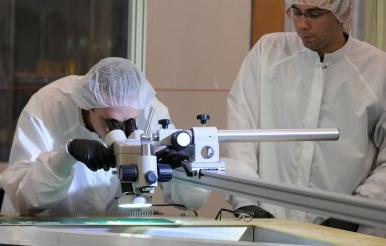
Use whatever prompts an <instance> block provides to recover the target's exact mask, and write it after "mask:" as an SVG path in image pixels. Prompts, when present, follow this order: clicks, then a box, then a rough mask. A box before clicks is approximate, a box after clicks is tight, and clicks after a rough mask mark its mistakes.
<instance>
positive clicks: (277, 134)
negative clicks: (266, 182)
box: [218, 128, 339, 142]
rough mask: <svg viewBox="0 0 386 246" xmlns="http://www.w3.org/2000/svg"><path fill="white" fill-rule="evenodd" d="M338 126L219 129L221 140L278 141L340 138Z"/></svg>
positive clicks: (219, 138)
mask: <svg viewBox="0 0 386 246" xmlns="http://www.w3.org/2000/svg"><path fill="white" fill-rule="evenodd" d="M338 139H339V131H338V129H336V128H318V129H253V130H218V140H219V142H278V141H328V140H338Z"/></svg>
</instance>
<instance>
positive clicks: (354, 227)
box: [321, 218, 359, 232]
mask: <svg viewBox="0 0 386 246" xmlns="http://www.w3.org/2000/svg"><path fill="white" fill-rule="evenodd" d="M321 225H324V226H328V227H333V228H337V229H342V230H346V231H354V232H356V231H358V227H359V225H358V224H355V223H352V222H348V221H344V220H339V219H334V218H328V219H326V220H325V221H323V222H322V223H321Z"/></svg>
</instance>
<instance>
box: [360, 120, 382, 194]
mask: <svg viewBox="0 0 386 246" xmlns="http://www.w3.org/2000/svg"><path fill="white" fill-rule="evenodd" d="M385 137H386V113H384V114H383V115H382V116H381V117H380V118H379V120H378V122H377V124H376V127H375V130H374V133H373V141H374V144H375V146H376V147H377V148H378V149H379V152H378V156H377V159H376V161H375V164H374V169H373V170H372V172H371V173H370V174H369V176H368V177H367V178H366V179H365V180H364V182H363V183H362V184H361V185H359V186H358V187H357V189H356V190H355V192H354V193H355V195H358V196H361V197H365V198H368V199H372V200H381V201H386V141H385Z"/></svg>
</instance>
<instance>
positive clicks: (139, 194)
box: [105, 109, 339, 208]
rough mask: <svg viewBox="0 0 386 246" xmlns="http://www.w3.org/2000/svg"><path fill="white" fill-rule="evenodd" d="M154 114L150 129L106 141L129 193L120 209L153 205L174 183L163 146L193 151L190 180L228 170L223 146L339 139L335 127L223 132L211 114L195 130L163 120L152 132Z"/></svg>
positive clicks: (188, 164)
mask: <svg viewBox="0 0 386 246" xmlns="http://www.w3.org/2000/svg"><path fill="white" fill-rule="evenodd" d="M153 112H154V109H151V110H150V113H149V117H148V119H147V123H146V127H145V131H142V130H136V131H134V132H133V133H132V134H131V135H130V136H129V137H128V138H126V135H125V133H124V132H123V131H122V130H120V129H115V130H112V131H110V132H109V133H108V134H107V135H106V137H105V142H106V144H107V145H108V146H112V147H113V149H114V154H115V157H116V168H117V174H118V177H119V180H120V183H121V189H122V194H123V196H122V197H121V198H120V199H119V201H118V203H119V206H120V207H124V208H144V207H150V206H151V196H152V194H153V193H154V192H155V189H156V187H157V186H158V183H161V182H168V181H170V180H171V179H172V175H173V170H172V167H171V166H170V165H169V164H160V163H157V157H156V153H157V151H160V150H161V149H162V148H171V149H174V150H183V149H185V150H187V153H188V159H187V160H185V161H183V162H182V163H181V164H182V168H183V169H184V171H185V173H186V175H187V176H195V175H199V174H200V172H201V171H210V172H217V173H223V172H224V171H225V163H224V162H223V161H221V160H220V147H219V143H220V142H272V141H320V140H336V139H338V138H339V132H338V130H337V129H335V128H324V129H253V130H218V129H217V128H216V127H207V126H206V123H207V121H208V120H209V119H210V116H209V115H207V114H200V115H198V116H197V119H198V120H199V121H200V123H201V126H200V127H192V128H191V129H189V130H183V129H174V128H169V125H170V120H169V119H162V120H159V121H158V123H159V124H160V125H161V128H160V129H159V130H157V131H156V132H154V133H151V132H150V131H149V129H150V122H151V119H152V117H153Z"/></svg>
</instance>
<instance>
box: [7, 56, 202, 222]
mask: <svg viewBox="0 0 386 246" xmlns="http://www.w3.org/2000/svg"><path fill="white" fill-rule="evenodd" d="M150 107H154V110H155V111H154V116H153V120H152V122H151V127H150V128H151V129H150V130H151V131H154V130H157V129H158V128H159V126H158V120H159V119H170V116H169V113H168V109H167V108H166V106H164V105H163V104H162V103H161V102H160V101H158V100H157V98H156V97H155V91H154V89H153V87H152V86H151V84H150V83H149V82H148V81H147V80H146V79H145V77H144V75H143V74H142V73H141V72H140V71H139V70H138V69H137V68H136V67H135V66H134V65H133V64H132V63H131V62H130V61H128V60H127V59H123V58H114V57H111V58H105V59H102V60H101V61H100V62H98V63H97V64H96V65H95V66H94V67H92V68H91V69H90V71H89V72H88V73H87V74H86V75H85V76H67V77H64V78H62V79H59V80H57V81H54V82H52V83H50V84H48V85H47V86H45V87H43V88H41V89H40V90H39V91H38V92H37V93H35V94H34V95H33V96H32V97H31V99H30V100H29V102H28V103H27V105H26V106H25V108H24V109H23V111H22V112H21V114H20V117H19V119H18V123H17V127H16V131H15V136H14V140H13V144H12V148H11V154H10V159H9V167H8V168H7V169H6V170H5V171H4V172H3V173H2V174H1V176H0V186H1V187H2V188H3V189H4V190H5V192H6V196H5V199H4V202H3V206H2V212H3V214H9V215H14V212H15V211H16V212H17V214H37V213H41V212H43V211H45V212H46V213H48V215H51V216H71V215H77V214H107V213H108V212H109V211H116V210H114V209H112V208H111V206H112V204H114V201H115V200H116V199H115V198H116V196H119V194H120V192H121V190H120V181H119V179H118V178H117V175H116V174H113V170H112V167H114V166H115V163H114V158H113V157H112V156H111V155H112V153H111V151H108V149H107V147H106V144H105V143H104V141H103V140H102V139H103V138H104V137H105V135H106V134H107V133H108V131H109V128H108V126H107V123H106V122H107V121H108V120H112V119H113V120H116V121H118V122H120V123H121V124H122V125H125V126H123V127H122V128H125V127H126V126H127V124H126V123H128V122H129V121H130V120H132V119H135V118H136V124H137V125H138V127H139V129H143V128H144V124H145V120H146V119H145V118H146V117H147V116H148V112H149V110H150ZM128 130H129V131H132V130H134V129H128ZM126 133H127V135H129V134H130V132H126ZM171 186H172V187H173V185H171ZM181 187H182V186H181ZM183 188H186V190H185V191H187V192H188V191H189V189H190V187H183ZM183 188H181V189H183ZM192 189H193V191H194V188H192ZM193 191H192V192H193ZM168 192H169V193H170V191H167V192H166V193H167V194H169V193H168ZM175 192H177V193H178V189H177V190H176V191H175ZM203 192H204V193H202V194H203V196H201V197H200V198H204V199H205V194H207V193H208V192H206V191H203ZM182 193H184V192H182ZM188 193H189V192H188ZM169 197H170V199H171V200H172V201H170V202H178V203H183V201H181V200H178V199H177V201H173V199H172V197H171V195H170V194H169ZM179 198H180V199H183V194H182V198H181V195H180V197H179ZM201 201H203V200H200V201H199V203H200V202H201ZM204 202H205V201H204ZM187 206H188V207H189V206H190V204H187ZM192 206H193V207H194V206H202V204H197V203H196V204H192Z"/></svg>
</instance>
